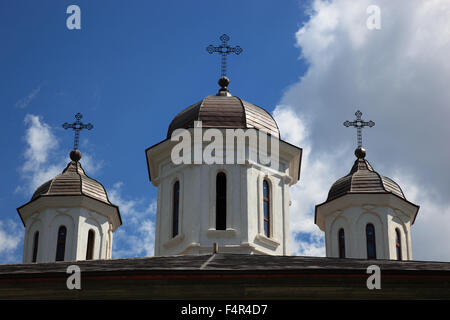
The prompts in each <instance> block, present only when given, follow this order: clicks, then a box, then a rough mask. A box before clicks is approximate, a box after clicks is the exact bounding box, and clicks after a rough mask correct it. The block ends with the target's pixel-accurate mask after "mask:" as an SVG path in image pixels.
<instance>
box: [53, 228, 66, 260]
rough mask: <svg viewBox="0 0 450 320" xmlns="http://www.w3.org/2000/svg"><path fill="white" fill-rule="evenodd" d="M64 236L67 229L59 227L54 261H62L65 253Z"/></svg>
mask: <svg viewBox="0 0 450 320" xmlns="http://www.w3.org/2000/svg"><path fill="white" fill-rule="evenodd" d="M66 235H67V229H66V227H65V226H61V227H59V229H58V241H57V243H56V259H55V260H56V261H64V254H65V251H66Z"/></svg>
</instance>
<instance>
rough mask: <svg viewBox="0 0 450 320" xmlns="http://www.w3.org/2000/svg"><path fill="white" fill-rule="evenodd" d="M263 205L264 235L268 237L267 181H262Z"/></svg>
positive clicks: (268, 195)
mask: <svg viewBox="0 0 450 320" xmlns="http://www.w3.org/2000/svg"><path fill="white" fill-rule="evenodd" d="M263 203H264V235H265V236H266V237H268V238H269V237H270V234H271V230H270V187H269V183H268V182H267V180H264V181H263Z"/></svg>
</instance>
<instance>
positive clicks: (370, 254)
mask: <svg viewBox="0 0 450 320" xmlns="http://www.w3.org/2000/svg"><path fill="white" fill-rule="evenodd" d="M366 242H367V259H376V258H377V251H376V245H375V227H374V226H373V224H371V223H368V224H367V225H366Z"/></svg>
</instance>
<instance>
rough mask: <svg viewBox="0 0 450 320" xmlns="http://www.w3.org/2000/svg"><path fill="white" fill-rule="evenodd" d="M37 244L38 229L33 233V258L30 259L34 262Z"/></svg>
mask: <svg viewBox="0 0 450 320" xmlns="http://www.w3.org/2000/svg"><path fill="white" fill-rule="evenodd" d="M38 246H39V231H36V232H35V233H34V238H33V260H31V262H36V260H37V253H38Z"/></svg>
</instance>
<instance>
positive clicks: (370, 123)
mask: <svg viewBox="0 0 450 320" xmlns="http://www.w3.org/2000/svg"><path fill="white" fill-rule="evenodd" d="M355 116H356V120H354V121H352V122H350V121H348V120H347V121H345V122H344V126H346V127H350V126H353V127H355V128H356V132H357V136H358V147H359V148H360V147H362V128H364V127H370V128H371V127H373V126H374V125H375V122H373V121H372V120H370V121H364V120H362V119H361V116H362V112H361V111H359V110H358V111H356V112H355Z"/></svg>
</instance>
